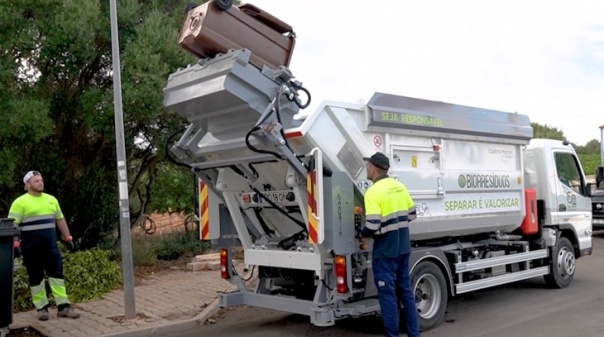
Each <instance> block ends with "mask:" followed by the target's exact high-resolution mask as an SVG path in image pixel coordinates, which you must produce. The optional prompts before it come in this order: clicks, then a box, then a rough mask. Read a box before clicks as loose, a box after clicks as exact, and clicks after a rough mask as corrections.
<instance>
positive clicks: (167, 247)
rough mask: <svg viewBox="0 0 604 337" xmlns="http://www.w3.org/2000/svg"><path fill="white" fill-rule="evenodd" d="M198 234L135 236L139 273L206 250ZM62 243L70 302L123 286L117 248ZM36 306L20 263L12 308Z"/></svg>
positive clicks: (23, 308)
mask: <svg viewBox="0 0 604 337" xmlns="http://www.w3.org/2000/svg"><path fill="white" fill-rule="evenodd" d="M197 235H198V234H197V233H194V232H188V233H183V232H174V233H170V234H164V235H157V236H141V237H135V238H134V239H133V242H132V250H133V263H134V267H135V270H136V271H137V272H136V276H137V277H140V276H142V275H144V274H147V273H151V272H156V271H159V270H161V269H163V268H166V267H168V266H170V265H172V264H175V263H176V262H177V261H179V264H182V263H185V261H189V260H190V258H192V257H193V256H195V255H200V254H203V253H204V252H206V251H207V250H208V249H209V248H210V245H209V242H207V241H200V240H199V238H198V236H197ZM60 247H61V250H62V254H63V270H64V274H65V280H66V283H67V293H68V295H69V298H70V300H71V302H73V303H77V302H86V301H90V300H93V299H96V298H100V297H101V296H103V295H104V294H106V293H108V292H110V291H112V290H114V289H118V288H119V287H120V286H121V284H122V274H121V264H120V259H119V251H118V250H116V249H99V248H93V249H88V250H83V251H77V252H73V253H71V252H68V251H65V250H64V248H63V247H62V246H60ZM21 263H22V259H21V258H19V259H17V260H16V264H17V265H20V264H21ZM47 288H48V287H47ZM47 292H48V295H49V298H51V303H52V302H53V300H52V293H51V292H50V289H49V288H48V289H47ZM33 308H34V307H33V304H32V301H31V295H30V291H29V284H28V281H27V273H26V271H25V268H23V267H19V268H17V269H16V271H15V274H14V307H13V310H14V311H15V312H19V311H28V310H31V309H33Z"/></svg>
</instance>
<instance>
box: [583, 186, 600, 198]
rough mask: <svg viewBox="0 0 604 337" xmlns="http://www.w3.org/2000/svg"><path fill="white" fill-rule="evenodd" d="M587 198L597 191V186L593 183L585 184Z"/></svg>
mask: <svg viewBox="0 0 604 337" xmlns="http://www.w3.org/2000/svg"><path fill="white" fill-rule="evenodd" d="M586 190H587V196H588V197H591V196H592V195H593V194H594V192H595V191H597V190H598V185H596V184H595V183H587V189H586Z"/></svg>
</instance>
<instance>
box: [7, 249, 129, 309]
mask: <svg viewBox="0 0 604 337" xmlns="http://www.w3.org/2000/svg"><path fill="white" fill-rule="evenodd" d="M113 257H114V256H113V253H112V252H111V251H106V250H100V249H96V248H95V249H90V250H87V251H79V252H75V253H63V272H64V274H65V283H66V286H67V295H68V296H69V300H70V301H71V302H84V301H89V300H91V299H94V298H99V297H101V296H102V295H103V294H105V293H107V292H109V291H111V290H113V289H116V288H117V287H118V286H119V285H120V284H121V272H120V266H119V264H118V263H117V262H116V261H115V260H114V259H113ZM14 286H15V288H14V291H15V293H14V299H15V300H14V311H15V312H19V311H26V310H30V309H33V308H34V306H33V303H32V302H31V293H30V290H29V282H28V278H27V272H26V270H25V268H24V267H22V268H19V269H18V270H17V271H16V272H15V282H14ZM47 295H48V297H49V299H51V301H52V293H51V292H50V289H49V288H48V287H47Z"/></svg>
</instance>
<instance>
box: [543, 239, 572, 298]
mask: <svg viewBox="0 0 604 337" xmlns="http://www.w3.org/2000/svg"><path fill="white" fill-rule="evenodd" d="M550 267H551V271H550V273H549V275H545V277H544V278H545V284H547V286H549V287H551V288H564V287H567V286H568V285H570V283H571V282H572V281H573V278H575V267H576V260H575V249H574V248H573V245H572V244H571V243H570V241H569V240H568V239H567V238H565V237H561V238H560V241H558V244H557V245H556V247H554V249H553V250H552V264H551V266H550Z"/></svg>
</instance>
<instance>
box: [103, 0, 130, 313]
mask: <svg viewBox="0 0 604 337" xmlns="http://www.w3.org/2000/svg"><path fill="white" fill-rule="evenodd" d="M109 9H110V14H111V51H112V56H113V105H114V108H115V147H116V154H117V182H118V187H119V198H120V204H119V207H120V210H119V212H120V214H119V217H120V239H121V248H122V278H123V283H124V309H125V314H124V317H125V318H126V319H133V318H135V317H136V309H135V306H134V267H133V263H132V238H131V234H130V204H129V202H128V175H127V170H126V149H125V146H124V116H123V113H122V80H121V77H120V49H119V48H120V47H119V37H118V27H117V4H116V0H110V1H109Z"/></svg>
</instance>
